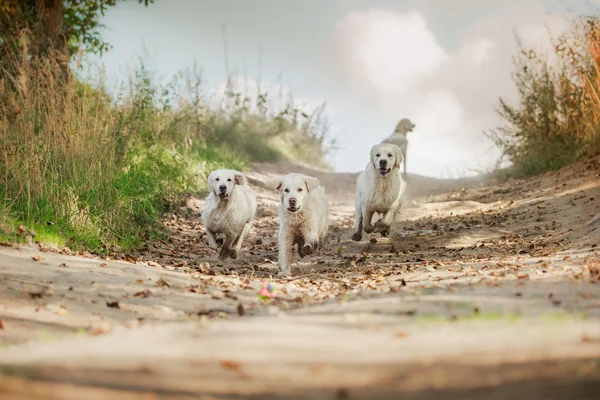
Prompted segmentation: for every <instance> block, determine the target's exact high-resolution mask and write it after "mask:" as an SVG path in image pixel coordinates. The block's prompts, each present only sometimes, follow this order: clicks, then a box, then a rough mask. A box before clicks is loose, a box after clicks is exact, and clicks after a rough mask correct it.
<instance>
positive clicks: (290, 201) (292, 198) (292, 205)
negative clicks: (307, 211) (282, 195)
mask: <svg viewBox="0 0 600 400" xmlns="http://www.w3.org/2000/svg"><path fill="white" fill-rule="evenodd" d="M288 202H289V203H290V206H291V207H294V206H296V198H294V197H290V199H289V200H288Z"/></svg>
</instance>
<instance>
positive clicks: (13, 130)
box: [0, 57, 326, 253]
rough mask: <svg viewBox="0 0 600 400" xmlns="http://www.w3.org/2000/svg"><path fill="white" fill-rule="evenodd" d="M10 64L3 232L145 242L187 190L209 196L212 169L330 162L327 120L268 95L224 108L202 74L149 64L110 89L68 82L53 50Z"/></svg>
mask: <svg viewBox="0 0 600 400" xmlns="http://www.w3.org/2000/svg"><path fill="white" fill-rule="evenodd" d="M5 62H6V61H5ZM10 62H12V63H13V65H12V67H13V68H10V69H3V70H1V71H0V241H4V242H6V241H24V240H26V238H25V236H26V235H25V234H22V232H20V230H19V227H22V228H21V229H25V230H26V231H28V230H35V233H36V240H40V241H42V242H46V243H53V244H55V245H58V246H69V247H71V248H73V249H87V250H91V251H94V252H98V253H106V252H109V251H111V249H117V248H120V249H123V250H125V251H129V250H135V249H138V248H140V247H141V246H143V245H144V244H145V243H147V242H148V241H152V240H154V239H157V238H164V236H165V232H164V230H163V229H162V228H161V224H160V217H161V215H162V214H164V213H165V212H168V211H169V210H171V209H172V208H173V207H174V206H176V205H178V204H179V201H180V200H181V199H182V197H183V196H184V195H185V194H187V193H194V194H197V195H204V194H206V190H207V186H206V177H207V175H208V174H209V173H210V171H211V170H214V169H217V168H231V169H237V170H243V169H244V168H246V167H248V165H249V164H250V163H251V162H253V161H274V160H277V159H280V158H287V159H291V160H295V161H311V162H312V161H317V162H318V163H319V164H321V165H324V166H325V165H326V162H325V150H324V147H325V146H324V140H323V139H324V137H325V134H326V131H325V129H326V127H325V125H319V124H315V123H314V121H322V119H319V118H312V116H306V117H305V116H303V115H302V113H301V112H300V111H299V110H296V109H294V108H290V107H288V108H286V109H284V110H282V111H270V109H271V108H273V107H271V105H270V101H269V99H268V97H267V96H266V95H265V94H261V95H259V97H258V98H257V99H254V100H253V99H249V98H247V97H244V96H242V95H241V94H240V93H235V92H233V91H229V92H228V93H227V94H226V100H227V101H226V102H225V103H226V105H225V107H220V108H214V107H211V106H210V105H209V104H208V102H206V101H205V100H204V95H203V91H204V88H203V86H202V84H203V82H202V81H201V79H200V78H199V75H197V74H195V73H194V71H187V73H182V74H180V75H179V76H180V78H179V79H175V80H173V81H172V82H170V83H169V84H168V85H159V84H157V83H156V82H155V81H154V79H153V78H152V74H151V73H150V72H149V70H148V69H147V68H146V66H145V65H143V64H140V65H139V67H138V68H137V70H136V71H135V73H134V74H133V75H132V77H131V79H130V81H129V83H128V85H126V86H124V87H122V88H120V89H119V91H118V92H116V94H111V95H109V91H108V90H107V88H106V87H105V85H104V82H103V80H102V79H101V78H100V79H98V80H97V81H96V82H84V81H83V80H82V79H80V78H77V77H73V78H72V79H71V80H70V81H68V82H65V80H64V79H62V76H63V75H61V70H60V66H59V65H58V64H57V63H56V62H55V61H53V59H52V58H51V57H49V58H32V59H27V58H26V57H22V58H15V59H14V60H10ZM9 70H10V71H17V73H14V74H11V73H9V72H8V71H9ZM89 76H98V74H89ZM318 112H322V110H320V111H318Z"/></svg>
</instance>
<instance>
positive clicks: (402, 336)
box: [395, 331, 408, 338]
mask: <svg viewBox="0 0 600 400" xmlns="http://www.w3.org/2000/svg"><path fill="white" fill-rule="evenodd" d="M395 336H396V337H397V338H405V337H408V333H406V332H402V331H400V332H396V335H395Z"/></svg>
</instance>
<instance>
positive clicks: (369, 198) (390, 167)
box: [352, 144, 406, 242]
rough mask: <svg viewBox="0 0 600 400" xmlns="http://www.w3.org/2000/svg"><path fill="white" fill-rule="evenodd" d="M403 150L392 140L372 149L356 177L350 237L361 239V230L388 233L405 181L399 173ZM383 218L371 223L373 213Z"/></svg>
mask: <svg viewBox="0 0 600 400" xmlns="http://www.w3.org/2000/svg"><path fill="white" fill-rule="evenodd" d="M401 162H402V153H401V151H400V148H399V147H398V146H395V145H393V144H378V145H375V146H373V148H372V149H371V162H370V163H369V164H367V166H366V168H365V170H364V171H363V172H361V173H360V174H359V175H358V178H357V179H356V210H355V213H354V234H353V235H352V240H354V241H357V242H358V241H360V240H361V239H362V231H363V227H364V231H365V232H367V233H371V232H381V235H382V236H387V235H388V234H389V233H390V226H391V225H392V222H393V221H394V217H395V216H396V213H397V212H398V211H399V210H400V205H401V199H402V194H403V193H404V190H405V189H406V183H405V182H404V180H403V179H402V174H401V173H400V163H401ZM374 213H379V214H383V218H382V219H380V220H379V221H377V223H376V224H375V226H374V227H373V225H372V219H373V214H374Z"/></svg>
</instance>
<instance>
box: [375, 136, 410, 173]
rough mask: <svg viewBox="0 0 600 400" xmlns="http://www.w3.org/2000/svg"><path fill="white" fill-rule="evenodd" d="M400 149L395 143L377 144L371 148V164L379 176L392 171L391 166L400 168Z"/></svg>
mask: <svg viewBox="0 0 600 400" xmlns="http://www.w3.org/2000/svg"><path fill="white" fill-rule="evenodd" d="M402 158H403V157H402V151H401V150H400V147H398V146H396V145H395V144H388V143H383V144H377V145H375V146H373V148H372V149H371V164H372V165H373V168H375V170H376V171H377V172H379V174H380V175H381V176H385V175H387V174H389V173H390V172H392V168H398V169H400V164H401V163H402Z"/></svg>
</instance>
